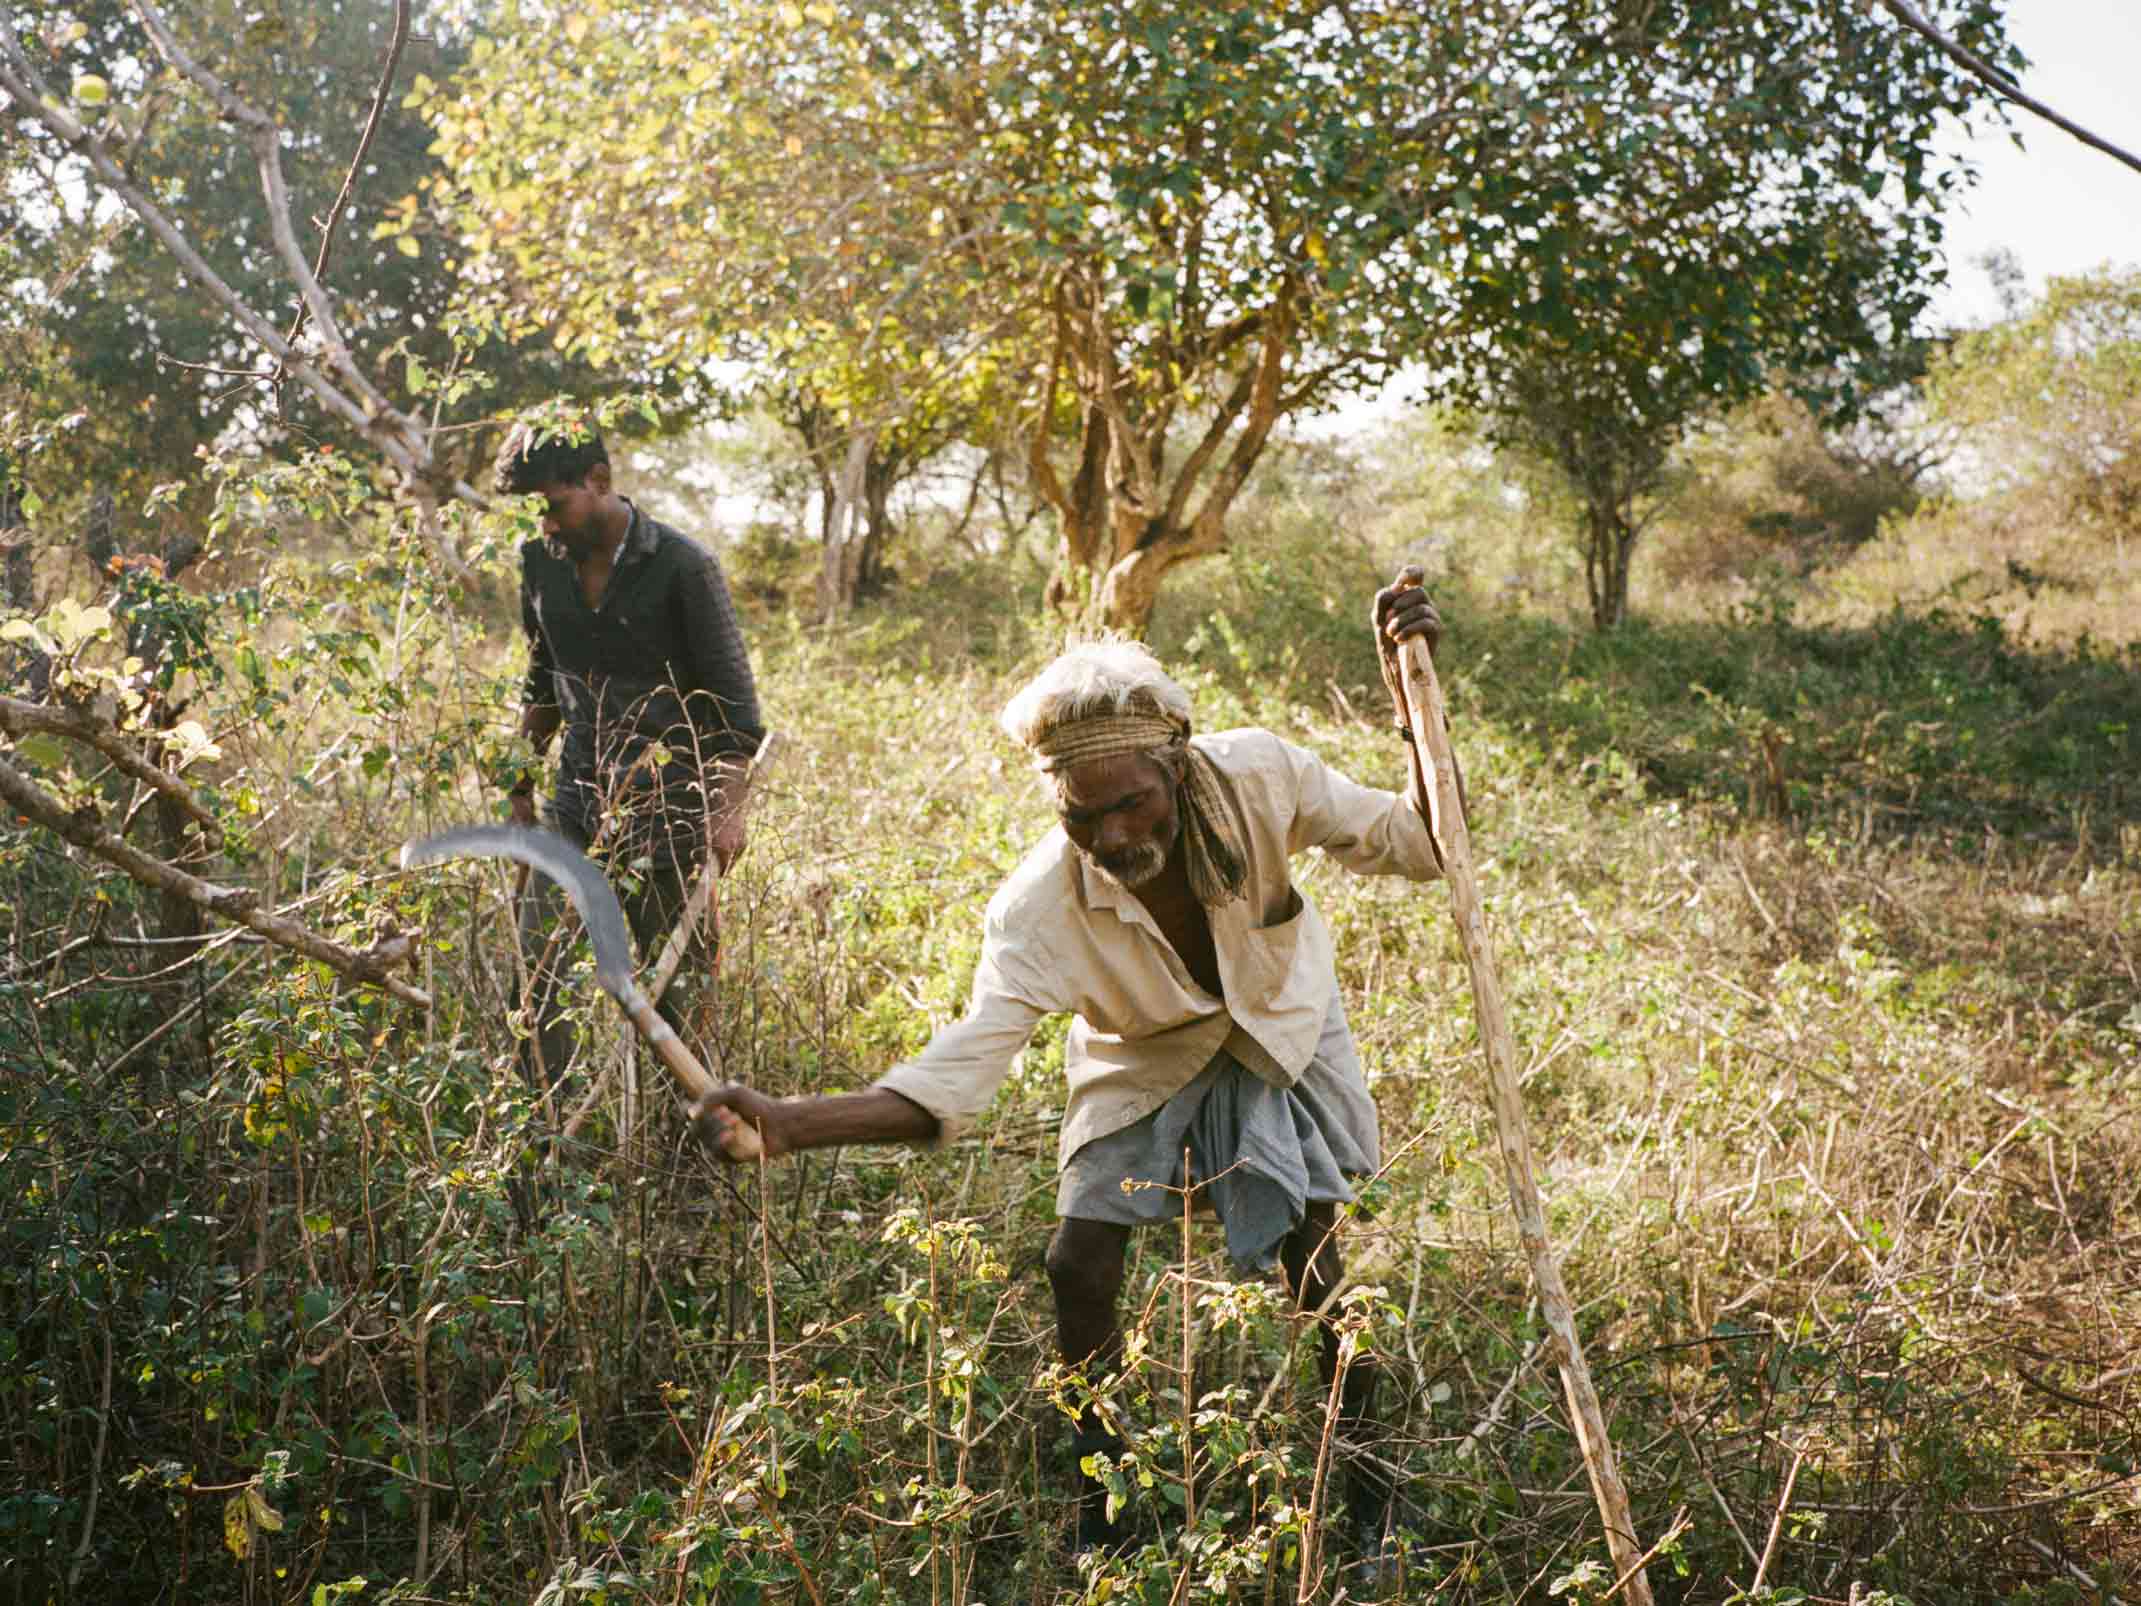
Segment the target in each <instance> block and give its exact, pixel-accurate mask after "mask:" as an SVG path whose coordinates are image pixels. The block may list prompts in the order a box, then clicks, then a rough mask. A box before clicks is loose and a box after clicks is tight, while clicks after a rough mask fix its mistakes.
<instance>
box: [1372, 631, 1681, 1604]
mask: <svg viewBox="0 0 2141 1606" xmlns="http://www.w3.org/2000/svg"><path fill="white" fill-rule="evenodd" d="M1398 664H1399V673H1400V675H1401V676H1402V677H1403V680H1404V685H1405V706H1406V717H1407V718H1408V719H1409V720H1410V722H1411V726H1412V739H1413V752H1414V753H1415V755H1416V756H1417V757H1418V759H1419V762H1420V767H1421V771H1422V779H1423V780H1424V781H1425V782H1426V792H1427V804H1428V830H1429V831H1430V833H1432V835H1433V836H1434V839H1435V849H1436V852H1437V854H1438V855H1439V856H1440V858H1441V860H1442V872H1443V877H1444V879H1445V880H1447V881H1448V883H1449V888H1450V901H1451V903H1452V904H1454V905H1455V907H1456V912H1457V937H1458V941H1459V942H1461V943H1462V944H1463V945H1464V952H1465V963H1466V965H1467V966H1468V967H1469V968H1470V970H1471V972H1472V996H1473V999H1474V1001H1475V1002H1476V1004H1477V1006H1478V1009H1479V1035H1480V1040H1481V1041H1482V1042H1483V1043H1485V1045H1486V1048H1487V1072H1488V1081H1489V1086H1490V1087H1491V1089H1492V1092H1493V1103H1494V1130H1495V1136H1496V1138H1497V1140H1498V1142H1499V1145H1500V1148H1501V1151H1502V1170H1503V1172H1504V1173H1505V1174H1506V1176H1507V1178H1508V1181H1509V1201H1510V1204H1511V1205H1512V1206H1513V1207H1514V1209H1515V1212H1516V1218H1517V1233H1518V1236H1520V1237H1521V1238H1522V1239H1523V1240H1524V1253H1525V1255H1526V1257H1527V1258H1528V1259H1529V1260H1530V1261H1531V1275H1532V1282H1533V1284H1534V1285H1535V1286H1536V1288H1537V1289H1538V1294H1539V1309H1540V1312H1541V1313H1542V1314H1543V1315H1544V1316H1545V1317H1546V1325H1547V1330H1548V1331H1549V1332H1550V1333H1551V1334H1552V1335H1553V1347H1554V1351H1555V1359H1556V1360H1557V1361H1559V1362H1560V1365H1561V1382H1562V1386H1563V1387H1564V1388H1565V1389H1566V1390H1567V1392H1568V1400H1569V1415H1570V1416H1571V1417H1572V1418H1574V1420H1575V1424H1576V1443H1577V1445H1578V1447H1579V1448H1580V1449H1581V1450H1582V1451H1583V1462H1584V1466H1585V1467H1586V1468H1587V1469H1588V1470H1589V1472H1590V1474H1591V1492H1592V1493H1593V1494H1594V1495H1596V1496H1597V1497H1598V1514H1599V1519H1600V1520H1601V1521H1602V1522H1603V1523H1604V1524H1605V1528H1606V1546H1607V1550H1608V1552H1609V1553H1610V1554H1611V1556H1612V1558H1613V1572H1614V1577H1615V1581H1616V1584H1617V1586H1618V1587H1619V1588H1621V1589H1622V1590H1624V1591H1625V1592H1626V1595H1627V1598H1628V1600H1629V1601H1630V1602H1631V1606H1651V1598H1650V1581H1649V1579H1648V1578H1647V1577H1646V1576H1645V1574H1644V1572H1643V1547H1642V1545H1641V1543H1640V1542H1638V1540H1637V1539H1636V1532H1635V1520H1634V1518H1633V1517H1632V1516H1630V1514H1629V1511H1628V1490H1627V1488H1626V1487H1625V1486H1624V1485H1623V1484H1622V1483H1621V1475H1620V1471H1619V1469H1618V1468H1617V1467H1616V1466H1615V1465H1614V1460H1613V1441H1612V1440H1611V1439H1610V1438H1608V1437H1607V1436H1606V1422H1605V1418H1604V1416H1603V1415H1602V1414H1601V1413H1600V1411H1599V1407H1598V1391H1597V1390H1596V1389H1594V1388H1593V1387H1592V1386H1591V1369H1590V1368H1589V1367H1588V1366H1586V1365H1585V1364H1584V1358H1583V1348H1582V1346H1581V1345H1580V1344H1578V1342H1577V1339H1576V1316H1575V1311H1574V1309H1573V1307H1572V1306H1571V1305H1570V1303H1569V1291H1568V1288H1567V1287H1566V1285H1564V1284H1563V1282H1562V1281H1561V1263H1560V1262H1559V1261H1558V1260H1556V1259H1555V1258H1554V1251H1553V1246H1552V1245H1551V1244H1549V1243H1548V1242H1547V1239H1546V1207H1545V1206H1544V1204H1542V1203H1541V1201H1540V1198H1539V1184H1538V1182H1537V1180H1536V1179H1535V1178H1534V1176H1533V1174H1532V1158H1531V1133H1530V1131H1529V1130H1528V1129H1527V1128H1526V1126H1525V1124H1524V1103H1523V1099H1522V1096H1521V1095H1520V1094H1519V1092H1518V1089H1517V1045H1516V1035H1515V1033H1514V1032H1512V1031H1511V1030H1510V1026H1509V1009H1508V1006H1507V1005H1506V1004H1505V1003H1504V1002H1503V1001H1502V984H1501V981H1500V979H1499V978H1498V977H1497V976H1496V974H1495V969H1494V950H1493V948H1492V947H1491V946H1490V945H1489V943H1488V940H1487V923H1486V919H1485V917H1484V916H1483V914H1482V913H1481V909H1480V899H1479V880H1478V877H1477V876H1475V875H1474V874H1473V870H1472V838H1471V834H1470V832H1468V831H1467V830H1466V828H1465V817H1464V805H1463V802H1462V801H1461V799H1460V796H1459V793H1458V788H1457V764H1456V760H1455V759H1454V758H1453V757H1452V756H1451V753H1450V741H1449V733H1448V730H1447V728H1446V716H1445V712H1444V704H1443V700H1442V686H1441V683H1440V682H1439V681H1437V680H1436V679H1435V666H1434V664H1433V662H1432V661H1431V660H1430V659H1429V657H1428V655H1427V646H1426V644H1425V643H1424V642H1422V641H1420V640H1418V639H1417V638H1414V639H1408V640H1406V641H1403V642H1401V643H1399V646H1398Z"/></svg>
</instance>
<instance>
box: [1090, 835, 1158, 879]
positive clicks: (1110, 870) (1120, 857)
mask: <svg viewBox="0 0 2141 1606" xmlns="http://www.w3.org/2000/svg"><path fill="white" fill-rule="evenodd" d="M1091 857H1092V859H1093V863H1094V864H1095V865H1097V866H1098V867H1099V869H1100V871H1101V873H1102V874H1103V875H1108V876H1112V877H1113V878H1114V879H1115V880H1117V881H1120V882H1121V883H1122V884H1123V885H1124V886H1126V887H1135V886H1139V885H1142V884H1143V883H1144V882H1147V881H1150V880H1151V879H1152V878H1153V877H1154V876H1156V875H1158V874H1159V873H1160V872H1161V871H1162V870H1164V869H1166V868H1167V850H1166V849H1165V848H1163V847H1161V846H1160V845H1159V843H1157V842H1141V843H1139V844H1138V845H1137V846H1136V847H1134V848H1131V849H1130V850H1129V851H1127V852H1125V853H1118V854H1116V855H1114V856H1113V857H1110V858H1101V857H1099V856H1098V855H1092V856H1091Z"/></svg>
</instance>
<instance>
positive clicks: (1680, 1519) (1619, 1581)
mask: <svg viewBox="0 0 2141 1606" xmlns="http://www.w3.org/2000/svg"><path fill="white" fill-rule="evenodd" d="M1693 1526H1694V1522H1693V1520H1692V1519H1691V1518H1690V1517H1689V1516H1688V1508H1687V1507H1686V1506H1682V1507H1681V1508H1680V1511H1679V1513H1678V1515H1676V1516H1675V1517H1674V1518H1673V1524H1672V1526H1671V1527H1670V1528H1667V1529H1666V1530H1665V1537H1664V1538H1662V1539H1660V1540H1659V1541H1658V1542H1657V1543H1656V1544H1654V1545H1652V1546H1651V1547H1650V1548H1649V1549H1648V1550H1646V1551H1644V1552H1643V1554H1642V1555H1641V1556H1640V1557H1639V1558H1637V1561H1636V1564H1635V1566H1633V1567H1631V1568H1630V1569H1629V1570H1628V1571H1627V1572H1624V1573H1622V1574H1621V1576H1620V1577H1618V1578H1616V1579H1615V1580H1614V1581H1613V1587H1612V1588H1611V1589H1609V1590H1607V1591H1606V1592H1605V1593H1604V1594H1603V1595H1601V1596H1599V1597H1598V1606H1606V1602H1607V1601H1609V1600H1611V1599H1613V1597H1614V1596H1615V1595H1618V1594H1619V1593H1620V1592H1621V1586H1622V1585H1623V1584H1625V1583H1627V1582H1628V1580H1629V1579H1631V1578H1633V1577H1635V1575H1636V1574H1637V1573H1639V1572H1641V1571H1642V1570H1643V1568H1645V1567H1646V1566H1648V1565H1649V1564H1650V1562H1651V1560H1652V1559H1653V1558H1654V1557H1655V1556H1656V1555H1657V1554H1658V1552H1659V1551H1661V1550H1663V1549H1664V1548H1665V1547H1666V1546H1667V1545H1669V1544H1671V1543H1672V1542H1673V1541H1674V1540H1675V1539H1678V1538H1679V1537H1680V1536H1681V1535H1682V1534H1684V1533H1686V1532H1687V1531H1688V1529H1690V1528H1691V1527H1693Z"/></svg>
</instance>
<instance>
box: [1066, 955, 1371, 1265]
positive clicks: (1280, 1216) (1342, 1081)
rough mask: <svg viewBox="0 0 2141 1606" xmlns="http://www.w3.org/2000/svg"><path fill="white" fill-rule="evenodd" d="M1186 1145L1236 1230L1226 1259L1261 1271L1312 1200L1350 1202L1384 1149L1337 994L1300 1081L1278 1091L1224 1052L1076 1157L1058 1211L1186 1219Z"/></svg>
mask: <svg viewBox="0 0 2141 1606" xmlns="http://www.w3.org/2000/svg"><path fill="white" fill-rule="evenodd" d="M1185 1148H1186V1149H1188V1150H1189V1156H1190V1171H1191V1176H1192V1177H1193V1178H1194V1180H1195V1182H1196V1183H1197V1185H1198V1186H1199V1187H1200V1189H1201V1190H1202V1191H1203V1193H1204V1195H1205V1197H1206V1198H1208V1199H1209V1200H1210V1202H1211V1203H1212V1205H1213V1206H1214V1207H1215V1208H1216V1209H1217V1210H1218V1212H1219V1219H1220V1223H1221V1224H1222V1225H1223V1226H1224V1227H1225V1229H1226V1235H1227V1253H1228V1255H1229V1256H1230V1257H1231V1258H1232V1259H1233V1260H1234V1262H1235V1263H1236V1264H1237V1265H1239V1266H1242V1267H1245V1268H1248V1269H1251V1270H1259V1271H1260V1270H1265V1269H1268V1268H1269V1267H1270V1266H1271V1264H1272V1263H1273V1261H1274V1260H1275V1259H1276V1258H1277V1254H1278V1247H1279V1245H1280V1243H1282V1242H1283V1241H1284V1240H1285V1238H1286V1235H1287V1234H1288V1233H1290V1232H1292V1231H1293V1230H1294V1229H1295V1228H1296V1227H1298V1226H1300V1224H1301V1221H1302V1218H1303V1216H1304V1215H1305V1214H1306V1212H1307V1208H1308V1206H1309V1204H1310V1203H1312V1202H1317V1201H1327V1202H1332V1203H1343V1202H1345V1201H1347V1200H1349V1199H1351V1198H1352V1197H1353V1189H1352V1186H1351V1184H1350V1183H1349V1182H1348V1181H1347V1178H1348V1177H1358V1176H1368V1175H1372V1174H1373V1173H1374V1171H1375V1170H1376V1168H1377V1167H1378V1166H1380V1165H1381V1164H1382V1147H1381V1138H1380V1132H1379V1128H1378V1123H1377V1121H1376V1114H1375V1101H1374V1100H1373V1099H1371V1098H1370V1097H1369V1096H1368V1085H1367V1083H1366V1081H1365V1080H1364V1079H1363V1078H1362V1076H1361V1070H1360V1056H1359V1055H1358V1054H1357V1053H1356V1052H1355V1051H1354V1048H1353V1033H1352V1031H1351V1029H1350V1028H1349V1027H1348V1026H1347V1024H1346V1015H1345V1009H1344V1007H1343V1006H1342V1005H1341V1004H1340V1003H1339V1001H1338V999H1337V998H1336V997H1335V996H1334V997H1333V998H1332V1000H1331V1009H1330V1013H1329V1014H1328V1015H1326V1016H1325V1017H1324V1021H1323V1036H1322V1038H1321V1039H1320V1040H1319V1041H1318V1042H1317V1044H1316V1054H1315V1057H1314V1058H1313V1059H1312V1060H1310V1061H1309V1064H1308V1068H1307V1069H1306V1070H1304V1071H1303V1072H1302V1073H1301V1079H1300V1080H1299V1081H1298V1082H1296V1083H1295V1084H1294V1085H1293V1086H1292V1087H1290V1088H1283V1089H1282V1088H1276V1087H1273V1086H1272V1085H1271V1084H1270V1083H1268V1082H1265V1081H1263V1080H1261V1079H1260V1078H1258V1077H1257V1076H1255V1075H1254V1074H1252V1073H1251V1072H1250V1071H1249V1070H1248V1069H1246V1068H1245V1067H1244V1066H1243V1065H1242V1064H1241V1062H1240V1061H1239V1060H1237V1059H1235V1058H1234V1056H1233V1055H1232V1054H1229V1053H1227V1052H1225V1051H1224V1050H1222V1051H1221V1052H1220V1053H1218V1054H1216V1055H1214V1056H1213V1057H1212V1060H1211V1062H1210V1063H1209V1064H1208V1065H1206V1066H1205V1068H1204V1069H1203V1070H1201V1071H1199V1072H1198V1073H1197V1075H1196V1077H1195V1078H1194V1079H1193V1080H1192V1081H1191V1082H1190V1083H1189V1084H1188V1085H1187V1086H1185V1087H1184V1088H1183V1089H1182V1090H1181V1091H1180V1092H1179V1093H1177V1094H1175V1096H1174V1097H1173V1098H1171V1099H1169V1100H1168V1101H1167V1102H1166V1103H1165V1104H1163V1105H1161V1106H1160V1107H1159V1108H1158V1109H1157V1110H1154V1111H1153V1112H1152V1113H1151V1114H1150V1115H1148V1116H1146V1117H1144V1118H1143V1119H1142V1120H1140V1121H1136V1122H1134V1123H1132V1124H1131V1125H1129V1126H1126V1127H1124V1128H1122V1129H1121V1130H1120V1131H1116V1132H1110V1133H1108V1134H1107V1135H1105V1136H1104V1137H1098V1138H1095V1139H1093V1141H1092V1142H1090V1143H1088V1144H1085V1145H1084V1146H1083V1147H1082V1148H1080V1149H1079V1150H1078V1152H1077V1153H1076V1154H1074V1155H1072V1156H1071V1157H1070V1163H1069V1164H1068V1165H1066V1166H1065V1167H1064V1168H1063V1175H1062V1178H1061V1180H1060V1181H1059V1183H1058V1184H1057V1187H1056V1214H1057V1215H1059V1216H1076V1217H1080V1218H1082V1219H1085V1220H1089V1221H1111V1222H1115V1223H1117V1224H1118V1225H1121V1226H1132V1227H1134V1226H1141V1225H1145V1224H1148V1223H1152V1222H1160V1221H1172V1220H1179V1219H1180V1217H1181V1214H1182V1199H1181V1189H1182V1187H1183V1183H1184V1178H1183V1175H1182V1151H1183V1150H1184V1149H1185ZM1126 1183H1128V1184H1135V1183H1146V1184H1157V1186H1145V1187H1134V1186H1133V1187H1126V1186H1125V1184H1126ZM1170 1190H1172V1191H1170Z"/></svg>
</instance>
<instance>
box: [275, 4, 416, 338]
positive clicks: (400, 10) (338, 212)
mask: <svg viewBox="0 0 2141 1606" xmlns="http://www.w3.org/2000/svg"><path fill="white" fill-rule="evenodd" d="M408 41H409V0H394V32H393V35H392V36H391V37H390V38H389V39H388V40H387V59H386V64H385V65H384V66H383V67H381V68H380V69H379V87H378V88H377V89H375V90H374V91H373V92H372V109H371V111H370V113H369V114H367V115H366V117H365V119H364V131H363V132H362V133H361V134H359V135H358V136H357V151H356V154H355V155H353V156H352V157H350V159H349V171H348V172H346V173H344V174H343V175H342V188H341V190H340V191H339V192H338V193H337V194H336V196H335V201H334V205H333V206H331V207H329V208H328V209H327V221H326V222H324V223H322V224H321V225H320V254H319V256H318V257H316V258H315V259H314V260H313V264H312V276H313V277H314V278H315V279H317V280H319V282H320V283H321V284H323V285H324V284H325V283H326V282H327V264H328V263H329V262H331V261H332V260H334V252H335V230H336V229H337V228H339V227H341V224H342V214H343V213H344V212H345V211H347V210H348V209H349V203H350V198H351V197H352V196H354V195H355V194H356V193H357V175H358V174H359V173H361V172H363V171H364V159H365V157H367V156H368V155H370V154H371V150H372V141H373V139H374V138H376V137H377V136H378V133H379V123H380V120H381V118H383V117H384V116H385V115H386V106H387V96H388V94H389V93H390V92H391V91H392V90H393V87H394V74H395V73H396V72H397V71H399V70H400V67H401V53H402V47H403V46H404V45H406V44H407V43H408ZM304 330H305V307H304V305H303V304H300V305H299V307H298V309H297V316H296V317H295V318H293V319H292V320H291V322H290V344H291V345H292V346H295V345H296V344H297V337H298V336H299V335H301V334H302V333H304ZM278 377H280V376H279V375H278Z"/></svg>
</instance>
